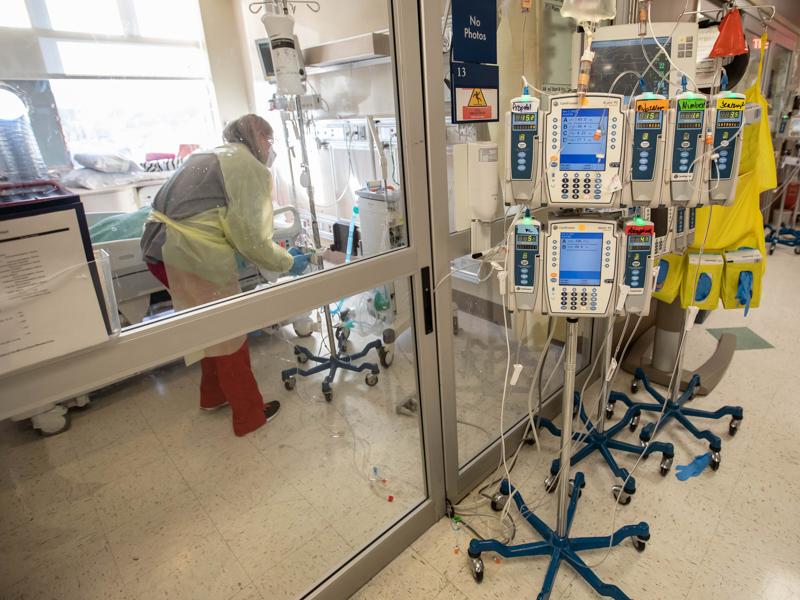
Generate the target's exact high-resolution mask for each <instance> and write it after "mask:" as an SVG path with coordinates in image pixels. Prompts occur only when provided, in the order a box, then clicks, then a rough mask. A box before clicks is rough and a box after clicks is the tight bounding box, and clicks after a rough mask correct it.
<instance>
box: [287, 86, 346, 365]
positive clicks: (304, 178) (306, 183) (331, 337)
mask: <svg viewBox="0 0 800 600" xmlns="http://www.w3.org/2000/svg"><path fill="white" fill-rule="evenodd" d="M294 102H295V104H294V106H295V112H296V113H297V129H298V130H299V135H300V156H301V159H302V163H301V164H300V184H301V185H302V186H303V187H305V188H306V192H307V193H308V209H309V211H311V231H312V235H313V237H314V246H315V247H316V248H321V247H322V241H321V240H320V237H319V224H318V223H317V208H316V206H315V203H314V186H313V185H311V176H310V175H309V173H308V148H307V147H306V132H305V124H304V123H303V107H302V99H301V98H300V96H295V97H294ZM317 258H318V261H319V262H317V266H318V267H319V268H320V270H321V269H322V268H323V265H322V256H318V257H317ZM323 310H324V312H325V328H326V330H327V332H328V344H329V345H330V350H331V358H333V357H334V354H336V353H337V351H336V335H335V334H334V333H333V321H332V320H331V308H330V306H328V305H327V304H326V305H325V307H324V309H323Z"/></svg>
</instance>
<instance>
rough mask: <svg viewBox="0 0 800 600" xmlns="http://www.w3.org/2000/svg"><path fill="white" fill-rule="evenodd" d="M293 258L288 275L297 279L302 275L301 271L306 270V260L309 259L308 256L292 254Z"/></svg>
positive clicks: (309, 256)
mask: <svg viewBox="0 0 800 600" xmlns="http://www.w3.org/2000/svg"><path fill="white" fill-rule="evenodd" d="M292 256H294V264H293V265H292V268H291V269H289V273H291V274H292V275H294V276H295V277H297V276H298V275H302V274H303V271H305V270H306V269H307V268H308V259H309V258H311V255H310V254H296V255H295V254H292Z"/></svg>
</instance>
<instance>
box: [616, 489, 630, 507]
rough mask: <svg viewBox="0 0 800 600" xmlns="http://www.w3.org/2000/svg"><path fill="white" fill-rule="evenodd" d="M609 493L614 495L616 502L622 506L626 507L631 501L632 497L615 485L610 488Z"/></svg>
mask: <svg viewBox="0 0 800 600" xmlns="http://www.w3.org/2000/svg"><path fill="white" fill-rule="evenodd" d="M611 493H612V494H613V495H614V498H615V499H616V501H617V502H618V503H619V504H621V505H622V506H628V504H630V503H631V500H633V495H631V494H630V493H628V492H626V491H625V490H624V489H623V488H622V486H621V485H615V486H614V487H612V488H611Z"/></svg>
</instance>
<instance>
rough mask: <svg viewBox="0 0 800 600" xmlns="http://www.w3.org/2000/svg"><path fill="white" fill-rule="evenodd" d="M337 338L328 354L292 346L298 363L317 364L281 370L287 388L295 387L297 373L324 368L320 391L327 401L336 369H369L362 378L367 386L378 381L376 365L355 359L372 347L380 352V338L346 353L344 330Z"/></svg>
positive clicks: (307, 372) (300, 374)
mask: <svg viewBox="0 0 800 600" xmlns="http://www.w3.org/2000/svg"><path fill="white" fill-rule="evenodd" d="M337 338H338V339H337V341H338V344H337V348H336V351H335V352H332V353H331V355H330V356H316V355H314V354H311V352H310V351H309V350H308V348H305V347H303V346H295V347H294V354H295V357H296V358H297V362H299V363H300V364H305V363H307V362H308V361H309V360H310V361H312V362H315V363H319V364H317V365H316V366H314V367H311V368H310V369H306V370H304V369H301V368H300V367H294V368H292V369H286V370H284V371H282V372H281V379H283V385H284V386H286V389H287V390H293V389H294V388H295V385H297V379H296V378H295V377H296V376H297V375H299V376H300V377H308V376H309V375H315V374H317V373H321V372H323V371H326V370H327V371H328V375H327V376H326V377H325V379H323V380H322V393H323V395H324V396H325V400H326V401H327V402H330V401H331V400H333V390H332V389H331V383H333V379H334V377H336V371H338V370H339V369H342V370H344V371H352V372H354V373H361V372H362V371H367V370H369V373H367V376H366V378H365V379H364V381H365V382H366V384H367V385H368V386H373V385H375V384H376V383H378V375H379V374H380V372H381V370H380V368H379V367H378V365H376V364H375V363H368V362H365V363H361V364H360V365H359V364H355V361H357V360H361V359H362V358H364V357H365V356H366V355H367V354H369V351H370V350H372V349H375V350H378V351H379V352H380V351H381V349H382V348H383V347H384V345H383V342H382V341H381V340H373V341H372V342H370V343H369V344H367V345H366V346H364V348H362V350H361V352H357V353H355V354H347V353H346V352H345V348H346V344H347V337H346V336H345V334H344V332H342V331H340V332H339V334H338V336H337Z"/></svg>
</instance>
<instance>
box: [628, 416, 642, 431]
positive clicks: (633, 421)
mask: <svg viewBox="0 0 800 600" xmlns="http://www.w3.org/2000/svg"><path fill="white" fill-rule="evenodd" d="M641 416H642V413H635V414H634V415H633V416H632V417H631V420H630V423H628V429H630V430H631V431H636V428H637V427H639V419H640V418H641Z"/></svg>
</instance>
